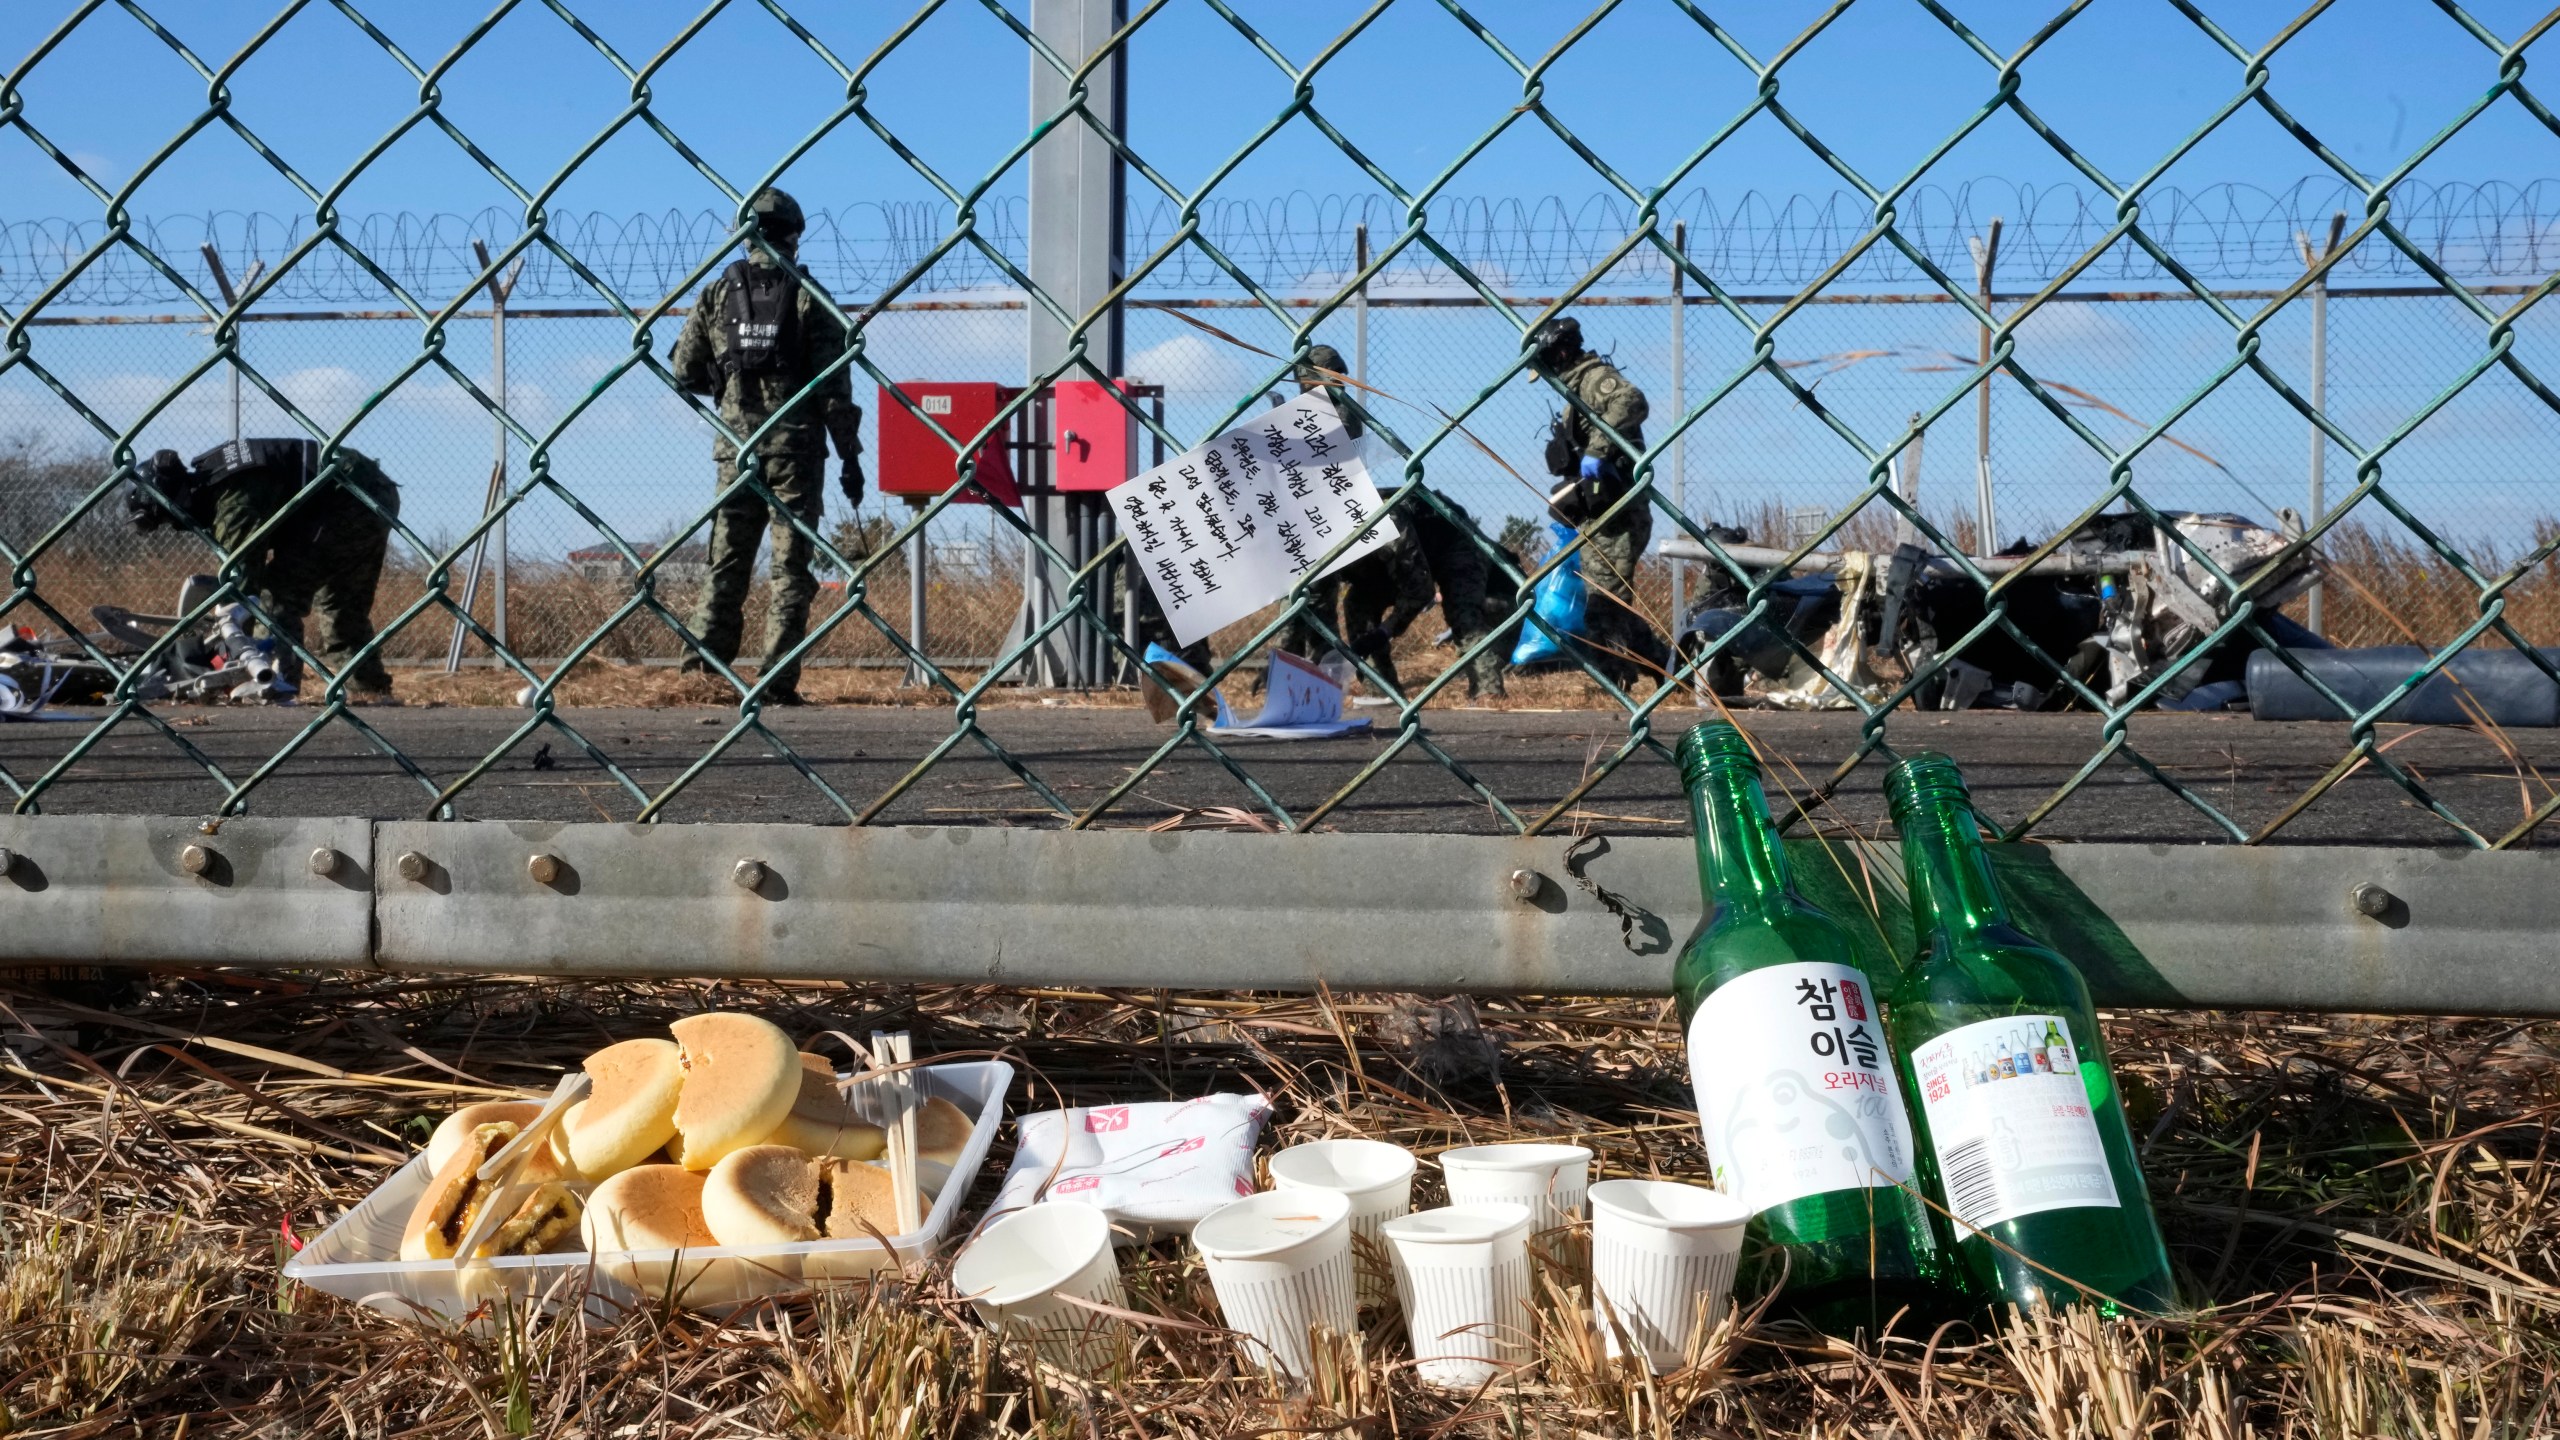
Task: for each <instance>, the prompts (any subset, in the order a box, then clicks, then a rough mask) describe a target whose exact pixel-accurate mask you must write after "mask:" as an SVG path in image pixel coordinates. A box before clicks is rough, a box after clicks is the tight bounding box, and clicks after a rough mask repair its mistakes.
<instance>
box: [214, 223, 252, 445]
mask: <svg viewBox="0 0 2560 1440" xmlns="http://www.w3.org/2000/svg"><path fill="white" fill-rule="evenodd" d="M199 250H200V253H202V254H203V256H204V264H205V268H206V269H208V270H211V271H212V272H213V288H214V289H216V290H219V291H221V292H222V308H223V309H225V310H236V309H238V308H239V306H240V296H239V295H238V293H237V292H235V291H233V290H232V288H231V272H229V271H227V270H225V269H223V268H222V252H221V251H219V250H216V249H214V248H213V242H212V241H210V240H208V241H206V242H205V243H204V244H203V245H202V246H201V247H199ZM265 273H267V262H266V261H264V260H252V261H250V262H249V273H248V274H246V275H244V276H242V277H240V286H241V288H242V289H244V290H245V289H248V288H249V287H251V286H254V285H256V284H257V283H258V277H259V276H261V275H264V274H265ZM216 328H217V329H219V328H220V327H219V326H217V327H216ZM247 336H248V332H247V331H245V330H244V331H241V332H240V337H241V338H242V339H246V338H247ZM234 345H235V354H234V357H233V359H232V361H231V443H232V444H234V445H237V444H239V443H240V361H239V359H238V357H237V354H236V346H237V341H235V342H234Z"/></svg>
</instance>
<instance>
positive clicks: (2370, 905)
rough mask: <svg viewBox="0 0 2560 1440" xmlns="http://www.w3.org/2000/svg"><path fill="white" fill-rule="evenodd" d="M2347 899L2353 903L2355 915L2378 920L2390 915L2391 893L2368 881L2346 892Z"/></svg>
mask: <svg viewBox="0 0 2560 1440" xmlns="http://www.w3.org/2000/svg"><path fill="white" fill-rule="evenodd" d="M2347 898H2348V899H2349V900H2350V901H2352V902H2353V903H2354V905H2355V907H2356V913H2357V914H2359V915H2369V916H2371V917H2373V918H2374V919H2376V920H2379V919H2381V918H2382V917H2383V916H2385V915H2388V914H2390V913H2391V901H2392V898H2393V897H2392V894H2391V892H2390V891H2388V890H2385V889H2383V888H2382V887H2381V886H2379V885H2376V884H2374V883H2373V882H2372V881H2370V880H2367V881H2364V882H2362V883H2361V884H2359V885H2357V886H2356V888H2355V889H2353V890H2351V891H2349V892H2347Z"/></svg>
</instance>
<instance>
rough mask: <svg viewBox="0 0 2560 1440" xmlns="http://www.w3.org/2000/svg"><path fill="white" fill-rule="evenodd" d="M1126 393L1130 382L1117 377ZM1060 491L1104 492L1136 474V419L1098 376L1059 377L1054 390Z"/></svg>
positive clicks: (1115, 383) (1117, 384)
mask: <svg viewBox="0 0 2560 1440" xmlns="http://www.w3.org/2000/svg"><path fill="white" fill-rule="evenodd" d="M1112 384H1113V386H1114V387H1116V388H1118V389H1120V390H1122V391H1126V390H1127V389H1128V388H1129V382H1128V381H1126V380H1115V381H1113V382H1112ZM1052 396H1053V398H1052V400H1051V402H1050V415H1051V420H1050V423H1051V424H1052V425H1054V426H1055V427H1057V436H1058V464H1057V477H1058V488H1059V489H1060V490H1070V491H1072V490H1108V489H1110V488H1111V487H1112V486H1114V485H1117V484H1119V483H1120V482H1121V481H1123V480H1126V479H1128V478H1129V477H1130V476H1132V475H1135V474H1137V473H1138V470H1137V466H1136V465H1135V464H1134V463H1132V462H1133V460H1134V459H1135V457H1136V455H1137V453H1138V418H1137V417H1136V416H1135V415H1132V414H1130V413H1129V408H1128V403H1127V401H1126V400H1124V399H1123V398H1121V397H1120V396H1116V395H1113V394H1112V393H1111V392H1110V391H1109V390H1105V389H1104V388H1103V387H1102V382H1101V381H1099V380H1061V381H1059V382H1058V383H1057V385H1056V386H1055V387H1054V389H1053V391H1052Z"/></svg>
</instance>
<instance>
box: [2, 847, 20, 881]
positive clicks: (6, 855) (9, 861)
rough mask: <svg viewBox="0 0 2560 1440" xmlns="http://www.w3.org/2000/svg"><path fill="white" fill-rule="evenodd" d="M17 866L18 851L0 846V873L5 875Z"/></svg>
mask: <svg viewBox="0 0 2560 1440" xmlns="http://www.w3.org/2000/svg"><path fill="white" fill-rule="evenodd" d="M17 868H18V852H17V851H15V850H10V849H5V848H0V875H6V874H8V873H9V872H10V871H12V870H15V869H17Z"/></svg>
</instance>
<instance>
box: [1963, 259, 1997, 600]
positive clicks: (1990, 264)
mask: <svg viewBox="0 0 2560 1440" xmlns="http://www.w3.org/2000/svg"><path fill="white" fill-rule="evenodd" d="M1969 243H1970V244H1971V246H1972V249H1973V274H1974V288H1975V289H1976V290H1978V291H1979V292H1980V293H1981V299H1982V310H1983V313H1984V314H1986V315H1987V314H1989V313H1991V274H1992V271H1993V270H1995V269H1997V268H1998V267H1999V264H2000V217H1999V216H1997V215H1994V216H1992V217H1991V230H1990V233H1989V234H1987V235H1984V236H1982V237H1980V238H1978V239H1973V240H1971V241H1970V242H1969ZM1982 363H1983V364H1985V365H1988V364H1990V363H1991V327H1990V326H1989V325H1985V326H1983V327H1982ZM1973 503H1974V526H1975V529H1974V536H1973V553H1974V554H1976V555H1984V556H1989V555H1997V554H1999V553H2000V521H1999V519H1998V516H1997V514H1996V512H1995V511H1994V510H1993V509H1992V504H1991V377H1990V376H1988V375H1985V376H1983V377H1982V384H1981V386H1980V387H1979V389H1978V391H1977V393H1976V396H1975V401H1974V413H1973Z"/></svg>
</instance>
